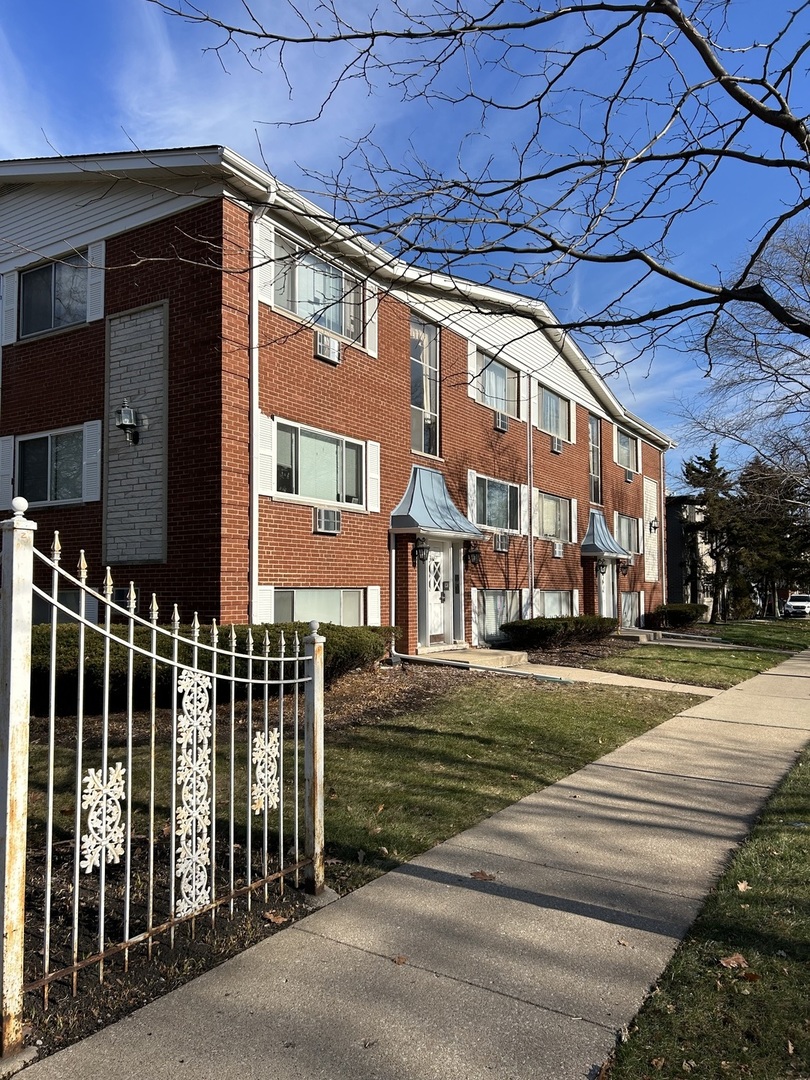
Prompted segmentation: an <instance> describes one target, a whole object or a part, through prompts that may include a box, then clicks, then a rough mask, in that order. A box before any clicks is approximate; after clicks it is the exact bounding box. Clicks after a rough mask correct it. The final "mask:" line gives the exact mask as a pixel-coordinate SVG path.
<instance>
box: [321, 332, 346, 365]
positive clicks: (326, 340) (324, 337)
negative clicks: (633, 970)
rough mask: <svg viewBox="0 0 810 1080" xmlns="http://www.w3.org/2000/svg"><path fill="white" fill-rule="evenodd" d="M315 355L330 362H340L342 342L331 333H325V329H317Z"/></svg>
mask: <svg viewBox="0 0 810 1080" xmlns="http://www.w3.org/2000/svg"><path fill="white" fill-rule="evenodd" d="M315 356H316V358H317V359H318V360H326V361H327V362H328V363H330V364H339V363H340V342H339V341H338V339H337V338H334V337H332V335H331V334H325V333H324V332H323V330H316V331H315Z"/></svg>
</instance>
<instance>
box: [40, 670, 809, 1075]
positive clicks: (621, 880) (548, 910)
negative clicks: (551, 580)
mask: <svg viewBox="0 0 810 1080" xmlns="http://www.w3.org/2000/svg"><path fill="white" fill-rule="evenodd" d="M808 738H810V652H808V653H805V654H802V655H801V656H799V657H795V658H793V659H791V660H789V661H787V662H786V663H784V664H781V665H780V666H779V667H778V668H776V669H774V670H773V671H771V672H769V673H767V674H765V675H759V676H757V677H756V678H754V679H751V680H749V681H748V682H746V683H743V684H742V685H741V686H739V687H736V688H734V689H732V690H727V691H725V692H723V693H721V694H718V695H717V696H715V697H714V698H711V699H708V700H706V701H704V702H703V703H702V704H700V705H697V706H695V707H693V708H689V709H687V710H685V711H684V712H682V713H680V714H679V715H678V716H676V717H674V718H673V719H671V720H669V721H667V722H666V723H664V724H661V725H660V726H659V727H657V728H656V729H654V730H653V731H650V732H648V733H647V734H645V735H642V736H641V737H640V738H637V739H634V740H633V741H632V742H630V743H628V744H626V745H625V746H623V747H621V748H620V749H618V750H616V751H614V752H613V753H611V754H608V755H606V756H605V757H604V758H602V759H601V760H600V761H598V762H595V763H594V764H592V765H589V766H587V767H586V768H584V769H581V770H580V771H579V772H577V773H574V774H573V775H571V776H569V777H567V778H566V779H565V780H562V781H560V782H559V783H557V784H554V785H553V786H552V787H550V788H546V789H545V790H543V791H541V792H538V793H536V794H534V795H531V796H529V797H528V798H526V799H523V800H522V801H521V802H519V803H516V804H515V805H514V806H511V807H509V808H507V809H506V810H503V811H501V812H500V813H498V814H495V815H493V816H492V817H491V818H489V819H488V820H486V821H484V822H482V823H481V824H480V825H478V826H476V827H475V828H472V829H469V830H467V831H466V832H464V833H461V834H460V835H458V836H456V837H454V838H453V839H452V840H449V841H447V842H446V843H444V844H441V845H439V846H438V847H435V848H433V849H432V850H431V851H429V852H427V853H426V854H425V855H423V856H421V857H420V858H418V859H414V860H413V862H410V863H408V864H406V865H404V866H402V867H400V868H399V869H397V870H395V871H393V872H392V873H389V874H387V875H385V877H382V878H380V879H378V880H377V881H375V882H373V883H372V884H370V885H367V886H366V887H365V888H363V889H359V890H357V892H355V893H352V894H351V895H349V896H346V897H344V898H343V899H341V900H339V901H337V902H336V903H334V904H331V905H330V906H328V907H326V908H323V909H322V910H320V911H318V912H316V913H315V914H313V915H311V916H309V917H308V918H306V919H304V920H302V921H301V922H299V923H298V924H296V925H295V926H293V927H291V928H290V929H288V930H285V931H283V932H281V933H279V934H276V935H275V936H274V937H272V938H269V939H268V940H267V941H266V942H264V943H262V944H261V945H258V946H256V947H255V948H253V949H250V950H249V951H248V952H246V953H244V954H243V955H242V956H240V957H237V958H236V959H234V960H231V961H229V962H228V963H226V964H224V965H223V966H222V967H220V968H218V969H216V970H214V971H211V972H209V973H208V974H206V975H203V976H202V977H200V978H199V979H196V980H195V981H194V982H192V983H189V984H188V985H187V986H184V987H183V988H181V989H180V990H177V991H174V992H173V993H171V994H168V995H167V996H166V997H164V998H162V999H161V1000H159V1001H156V1002H154V1003H153V1004H151V1005H148V1006H146V1007H145V1008H143V1009H141V1010H140V1011H139V1012H137V1013H135V1014H134V1015H133V1016H131V1017H130V1018H128V1019H126V1020H124V1021H122V1022H120V1023H118V1024H115V1025H113V1026H111V1027H110V1028H108V1029H106V1030H104V1031H102V1032H99V1034H97V1035H94V1036H92V1037H91V1038H89V1039H86V1040H85V1041H83V1042H81V1043H78V1044H76V1045H75V1046H73V1047H70V1048H69V1049H67V1050H64V1051H62V1052H61V1053H59V1054H57V1055H54V1056H53V1057H51V1058H47V1059H46V1060H44V1061H42V1062H38V1063H36V1064H34V1065H32V1066H30V1068H29V1069H28V1070H26V1080H86V1078H87V1077H90V1076H99V1077H104V1078H105V1080H117V1078H121V1080H124V1078H126V1080H139V1078H144V1080H146V1078H149V1080H182V1078H185V1077H189V1078H192V1077H193V1078H194V1080H484V1078H487V1080H581V1078H586V1077H592V1076H594V1075H595V1073H596V1071H598V1066H599V1064H600V1063H601V1062H603V1061H604V1059H605V1058H606V1057H607V1055H608V1053H609V1052H610V1050H611V1048H612V1047H613V1044H614V1039H615V1034H616V1031H617V1029H620V1028H621V1027H622V1025H624V1024H627V1023H629V1022H630V1020H631V1019H632V1018H633V1016H634V1015H635V1013H636V1011H637V1010H638V1007H639V1005H640V1004H641V1002H642V999H643V997H644V994H645V992H646V991H647V990H648V988H649V987H650V985H651V983H653V982H654V981H655V980H656V978H657V977H658V975H659V974H660V972H661V970H662V969H663V967H664V966H665V964H666V963H667V960H668V959H669V957H670V955H671V953H672V951H673V950H674V948H675V946H676V945H677V944H678V942H679V940H680V939H681V937H682V936H683V935H684V933H685V932H686V931H687V929H688V928H689V926H690V924H691V922H692V920H693V919H694V917H695V915H696V914H697V912H698V910H699V908H700V906H701V903H702V900H703V898H704V896H705V894H706V892H707V891H708V890H709V889H710V888H711V886H712V884H713V882H714V881H715V879H716V878H717V876H718V874H719V873H720V871H721V870H722V868H723V866H724V864H725V863H726V860H727V858H728V855H729V852H730V851H731V850H732V849H733V848H734V847H735V845H737V844H738V843H739V842H740V841H741V840H743V839H744V837H745V836H746V834H747V832H748V830H749V828H750V825H751V823H752V820H753V819H754V817H755V815H756V814H757V812H758V811H759V809H760V807H761V805H762V803H763V801H764V800H765V798H766V797H767V796H768V795H769V794H770V792H771V791H772V790H773V788H774V787H775V786H776V784H777V783H778V782H779V780H780V779H781V778H782V777H783V776H784V774H785V773H786V772H787V771H788V769H790V767H791V766H792V765H793V763H794V761H795V759H796V756H797V754H798V753H799V752H800V751H801V749H802V747H803V746H804V745H805V743H806V742H807V740H808Z"/></svg>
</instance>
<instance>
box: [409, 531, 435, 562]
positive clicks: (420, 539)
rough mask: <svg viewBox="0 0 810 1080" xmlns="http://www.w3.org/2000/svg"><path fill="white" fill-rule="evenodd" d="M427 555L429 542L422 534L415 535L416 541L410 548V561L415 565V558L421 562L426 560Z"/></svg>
mask: <svg viewBox="0 0 810 1080" xmlns="http://www.w3.org/2000/svg"><path fill="white" fill-rule="evenodd" d="M428 555H430V544H429V543H428V542H427V540H426V539H425V538H424V536H417V538H416V541H415V543H414V545H413V547H412V548H411V562H412V563H413V565H414V566H416V563H417V560H418V561H419V562H421V563H426V562H427V561H428Z"/></svg>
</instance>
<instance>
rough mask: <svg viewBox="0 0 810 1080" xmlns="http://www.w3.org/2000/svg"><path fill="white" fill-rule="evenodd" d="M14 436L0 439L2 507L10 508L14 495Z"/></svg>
mask: <svg viewBox="0 0 810 1080" xmlns="http://www.w3.org/2000/svg"><path fill="white" fill-rule="evenodd" d="M13 481H14V436H13V435H4V436H3V438H2V439H0V509H2V510H9V509H10V508H11V500H12V498H13V497H14V488H13V486H12V485H13Z"/></svg>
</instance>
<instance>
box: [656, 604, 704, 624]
mask: <svg viewBox="0 0 810 1080" xmlns="http://www.w3.org/2000/svg"><path fill="white" fill-rule="evenodd" d="M708 610H709V608H708V607H707V605H706V604H659V605H658V607H657V608H656V609H655V611H653V612H650V613H649V614H648V615H647V617H646V618H645V620H644V625H645V626H649V627H651V628H652V629H655V630H665V629H669V630H680V629H682V628H683V627H684V626H693V625H694V624H695V623H696V622H697V621H698V620H699V619H700V618H701V616H703V615H705V614H706V612H707V611H708Z"/></svg>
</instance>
